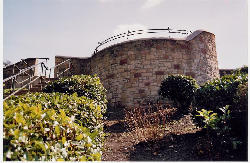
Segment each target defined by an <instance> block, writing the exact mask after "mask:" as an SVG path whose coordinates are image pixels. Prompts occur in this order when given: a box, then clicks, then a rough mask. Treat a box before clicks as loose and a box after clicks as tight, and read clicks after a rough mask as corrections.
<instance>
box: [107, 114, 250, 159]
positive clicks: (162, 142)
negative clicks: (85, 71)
mask: <svg viewBox="0 0 250 163" xmlns="http://www.w3.org/2000/svg"><path fill="white" fill-rule="evenodd" d="M119 119H120V120H119ZM104 124H105V126H104V130H105V132H106V134H107V136H106V139H105V143H104V152H103V154H102V160H103V161H208V160H219V161H236V160H237V161H246V160H247V152H246V151H247V150H246V149H243V150H244V151H238V152H233V153H232V152H230V151H227V152H226V153H225V152H224V153H223V152H221V151H220V148H218V149H217V148H216V146H217V145H216V144H212V143H210V142H211V141H209V140H210V138H208V137H207V136H206V133H205V132H203V131H202V130H201V129H200V128H197V127H196V126H195V125H194V124H193V122H192V120H191V116H190V115H185V116H184V117H182V118H180V119H179V120H174V121H171V122H169V123H168V124H167V125H166V126H167V127H166V128H165V129H164V131H163V132H162V133H157V134H158V135H157V136H156V135H154V134H153V135H152V134H151V135H150V133H151V132H150V131H152V128H143V129H142V128H137V129H134V130H132V131H131V130H129V129H127V128H126V123H125V122H124V120H121V117H119V115H113V117H112V116H110V118H109V119H108V120H105V122H104Z"/></svg>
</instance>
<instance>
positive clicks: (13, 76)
mask: <svg viewBox="0 0 250 163" xmlns="http://www.w3.org/2000/svg"><path fill="white" fill-rule="evenodd" d="M42 63H43V62H40V63H37V64H35V65H33V66H30V67H27V68H25V69H22V70H21V71H20V72H19V73H17V74H15V75H12V76H10V77H8V78H7V79H4V80H3V82H6V81H8V80H10V79H13V78H15V77H17V76H18V75H20V74H22V73H24V72H26V71H28V70H30V69H32V68H34V67H36V66H37V65H39V64H42Z"/></svg>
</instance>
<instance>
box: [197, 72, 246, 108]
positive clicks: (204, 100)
mask: <svg viewBox="0 0 250 163" xmlns="http://www.w3.org/2000/svg"><path fill="white" fill-rule="evenodd" d="M247 80H248V75H247V74H233V75H225V76H223V77H222V78H218V79H215V80H212V81H209V82H207V83H205V84H204V85H202V86H201V87H200V88H199V89H198V90H197V91H196V94H195V105H196V106H197V107H198V108H209V109H211V110H213V111H215V112H217V110H218V108H221V107H224V106H226V105H233V104H234V102H235V100H236V99H237V98H238V97H237V89H238V86H239V85H240V84H243V83H246V82H247ZM232 111H233V110H232Z"/></svg>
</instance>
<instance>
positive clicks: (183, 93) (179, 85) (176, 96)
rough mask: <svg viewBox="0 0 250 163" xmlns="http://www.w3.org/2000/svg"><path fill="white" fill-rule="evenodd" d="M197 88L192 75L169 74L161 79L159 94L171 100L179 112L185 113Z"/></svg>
mask: <svg viewBox="0 0 250 163" xmlns="http://www.w3.org/2000/svg"><path fill="white" fill-rule="evenodd" d="M197 88H198V85H197V83H196V81H195V80H194V79H193V78H192V77H188V76H182V75H169V76H168V77H167V78H166V79H165V80H163V81H162V83H161V86H160V90H159V95H160V96H162V97H163V98H168V99H169V100H172V101H173V102H174V106H175V107H177V108H178V109H179V112H180V113H187V110H188V108H189V106H190V105H191V103H192V102H193V99H194V95H195V91H196V89H197Z"/></svg>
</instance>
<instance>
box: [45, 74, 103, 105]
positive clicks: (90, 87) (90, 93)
mask: <svg viewBox="0 0 250 163" xmlns="http://www.w3.org/2000/svg"><path fill="white" fill-rule="evenodd" d="M43 91H44V92H46V93H52V92H60V93H66V94H73V93H77V95H78V96H85V97H88V98H90V99H93V100H96V101H97V102H98V103H100V105H103V104H105V103H107V100H106V90H105V88H104V87H103V85H102V83H101V81H100V78H99V77H97V76H91V75H73V76H71V77H64V78H61V79H59V80H56V81H54V82H51V83H49V84H48V85H47V86H46V87H45V88H44V89H43Z"/></svg>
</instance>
